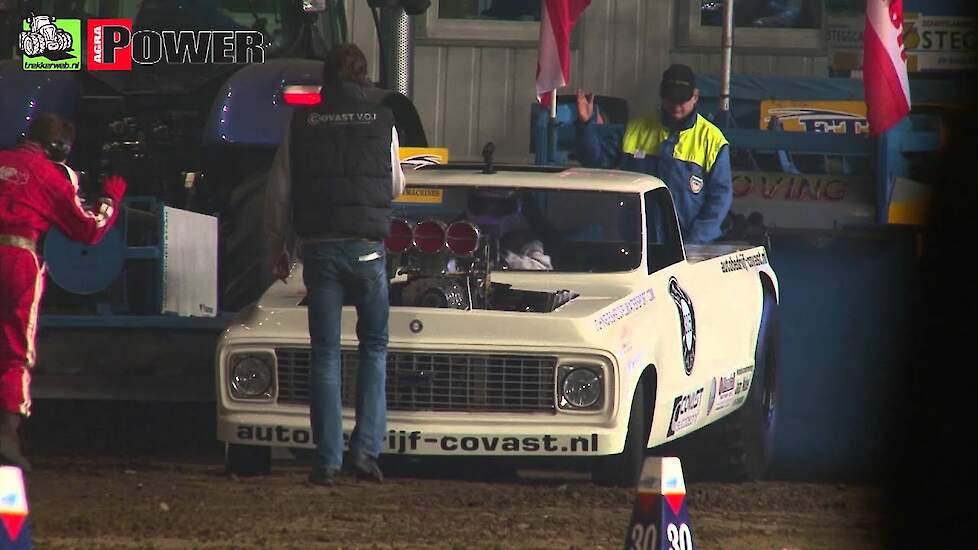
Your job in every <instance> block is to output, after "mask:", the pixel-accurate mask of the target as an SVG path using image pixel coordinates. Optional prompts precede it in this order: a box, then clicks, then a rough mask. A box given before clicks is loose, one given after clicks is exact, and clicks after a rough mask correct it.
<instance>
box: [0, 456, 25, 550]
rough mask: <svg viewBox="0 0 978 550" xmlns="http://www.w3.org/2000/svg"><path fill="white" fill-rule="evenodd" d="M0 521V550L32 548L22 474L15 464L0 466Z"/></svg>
mask: <svg viewBox="0 0 978 550" xmlns="http://www.w3.org/2000/svg"><path fill="white" fill-rule="evenodd" d="M0 523H2V524H3V527H2V528H0V550H8V549H10V550H13V549H18V550H20V549H29V548H33V545H32V544H31V528H30V525H29V524H28V523H27V490H26V489H25V488H24V474H23V472H21V470H20V468H18V467H16V466H0Z"/></svg>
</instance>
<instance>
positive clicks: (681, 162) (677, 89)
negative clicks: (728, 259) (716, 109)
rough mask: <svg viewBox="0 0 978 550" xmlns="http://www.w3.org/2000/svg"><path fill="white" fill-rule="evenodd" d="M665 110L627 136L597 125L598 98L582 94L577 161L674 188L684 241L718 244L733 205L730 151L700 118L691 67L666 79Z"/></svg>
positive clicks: (631, 125) (677, 68)
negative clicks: (631, 173)
mask: <svg viewBox="0 0 978 550" xmlns="http://www.w3.org/2000/svg"><path fill="white" fill-rule="evenodd" d="M659 95H660V97H661V98H662V107H661V109H660V110H659V112H657V113H650V114H648V115H646V116H644V117H641V118H637V119H633V120H630V121H629V122H628V125H627V126H626V127H625V131H624V134H623V133H622V132H621V131H620V130H616V129H613V128H611V127H609V126H602V124H601V120H600V119H599V120H597V121H595V120H594V118H595V117H594V95H593V94H585V93H584V92H583V91H581V90H578V91H577V158H578V160H580V162H581V164H583V165H584V166H587V167H591V168H620V169H622V170H631V171H634V172H642V173H645V174H649V175H652V176H656V177H658V178H659V179H661V180H662V181H663V182H665V184H666V185H667V186H668V187H669V191H670V192H671V193H672V198H673V201H674V202H675V204H676V212H677V213H678V214H679V225H680V227H681V228H682V232H683V241H685V242H686V243H687V244H703V243H709V242H711V241H713V240H715V239H716V238H718V237H719V236H720V235H721V233H722V231H721V230H720V224H721V223H723V220H724V218H725V217H726V215H727V211H728V210H730V203H731V201H732V200H733V182H732V180H731V175H730V151H729V149H730V147H729V145H728V144H727V139H726V138H725V137H723V132H721V131H720V129H719V128H717V127H716V126H714V125H713V123H711V122H710V121H708V120H707V119H706V118H704V117H703V116H700V115H699V113H697V112H696V102H697V101H698V100H699V90H698V89H697V88H696V75H695V74H694V73H693V70H692V69H691V68H689V67H688V66H686V65H672V66H671V67H669V68H668V69H666V71H665V72H664V73H662V84H661V86H660V88H659Z"/></svg>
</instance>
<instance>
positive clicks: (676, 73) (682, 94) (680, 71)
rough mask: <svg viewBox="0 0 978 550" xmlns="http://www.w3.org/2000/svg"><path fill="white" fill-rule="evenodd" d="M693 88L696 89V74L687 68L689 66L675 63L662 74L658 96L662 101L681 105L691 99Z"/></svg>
mask: <svg viewBox="0 0 978 550" xmlns="http://www.w3.org/2000/svg"><path fill="white" fill-rule="evenodd" d="M694 88H696V73H694V72H693V69H690V68H689V65H681V64H678V63H677V64H675V65H671V66H670V67H669V68H668V69H666V70H665V72H664V73H662V84H661V85H660V87H659V95H660V96H661V97H662V98H663V99H668V100H670V101H675V102H677V103H682V102H685V101H689V98H691V97H693V89H694Z"/></svg>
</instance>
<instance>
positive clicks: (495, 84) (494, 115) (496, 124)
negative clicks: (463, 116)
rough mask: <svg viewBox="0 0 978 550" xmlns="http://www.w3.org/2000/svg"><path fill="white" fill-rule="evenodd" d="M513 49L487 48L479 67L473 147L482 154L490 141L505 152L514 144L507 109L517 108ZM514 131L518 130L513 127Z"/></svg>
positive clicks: (500, 152)
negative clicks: (476, 127) (512, 83)
mask: <svg viewBox="0 0 978 550" xmlns="http://www.w3.org/2000/svg"><path fill="white" fill-rule="evenodd" d="M512 52H513V50H512V49H509V48H483V49H482V59H481V60H480V71H479V88H480V89H479V109H478V112H477V113H476V116H477V117H478V131H477V132H476V135H475V140H474V141H475V143H474V145H475V147H476V150H475V151H473V152H474V153H476V154H479V155H480V157H481V152H482V147H483V146H484V145H485V144H486V143H487V142H490V141H491V142H493V143H495V145H496V154H497V155H500V156H502V155H505V154H506V153H507V149H511V148H512V143H510V140H509V139H508V138H509V125H510V119H509V117H507V116H505V114H506V113H509V112H512V111H513V107H514V106H513V88H512V86H511V81H512V80H513V76H514V75H513V68H512ZM513 131H514V132H515V131H518V129H517V128H513Z"/></svg>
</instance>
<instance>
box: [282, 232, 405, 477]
mask: <svg viewBox="0 0 978 550" xmlns="http://www.w3.org/2000/svg"><path fill="white" fill-rule="evenodd" d="M302 264H303V270H302V280H303V282H304V283H305V285H306V291H307V293H308V298H307V302H308V308H309V339H310V343H311V345H312V364H311V369H310V370H311V372H310V384H311V386H312V400H311V401H310V403H309V413H310V417H311V420H312V439H313V443H315V444H316V459H315V467H316V468H324V469H329V470H336V469H339V468H340V466H341V465H342V463H343V410H342V403H341V398H340V385H341V378H340V318H341V313H342V311H343V303H344V294H345V296H346V297H347V298H348V302H351V303H353V304H354V305H355V306H356V309H357V338H358V339H359V341H360V348H359V350H360V367H359V369H358V372H357V397H356V427H355V428H354V429H353V434H352V436H351V437H350V452H351V453H360V454H364V455H367V456H372V457H375V458H376V457H378V456H379V455H380V449H381V444H382V443H383V441H384V438H385V436H386V431H387V396H386V393H385V391H384V385H385V381H386V378H387V339H388V334H387V321H388V318H389V316H390V302H389V301H388V297H387V295H388V288H387V286H388V281H387V269H386V254H385V251H384V245H383V243H372V242H368V241H363V240H344V241H327V242H316V243H307V244H305V245H303V247H302Z"/></svg>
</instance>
